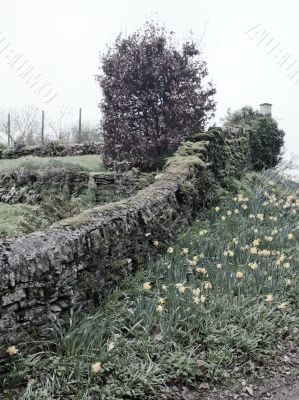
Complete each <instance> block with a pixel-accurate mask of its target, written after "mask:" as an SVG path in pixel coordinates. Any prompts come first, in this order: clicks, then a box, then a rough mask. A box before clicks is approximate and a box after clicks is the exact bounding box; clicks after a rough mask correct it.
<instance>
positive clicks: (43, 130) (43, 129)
mask: <svg viewBox="0 0 299 400" xmlns="http://www.w3.org/2000/svg"><path fill="white" fill-rule="evenodd" d="M44 133H45V112H44V110H43V111H42V131H41V134H42V146H43V145H44V144H45V135H44Z"/></svg>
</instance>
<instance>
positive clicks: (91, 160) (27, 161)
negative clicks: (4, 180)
mask: <svg viewBox="0 0 299 400" xmlns="http://www.w3.org/2000/svg"><path fill="white" fill-rule="evenodd" d="M55 161H56V162H57V164H58V163H68V164H72V165H77V166H79V167H82V168H84V169H86V170H88V171H90V172H102V171H104V170H105V168H104V165H103V162H102V158H101V156H99V155H96V154H94V155H83V156H66V157H29V156H28V157H20V158H16V159H11V160H9V159H8V160H0V173H1V172H2V171H3V170H7V169H12V168H20V167H25V168H29V167H31V168H32V169H34V170H36V169H38V168H45V167H47V165H48V164H49V163H53V162H55Z"/></svg>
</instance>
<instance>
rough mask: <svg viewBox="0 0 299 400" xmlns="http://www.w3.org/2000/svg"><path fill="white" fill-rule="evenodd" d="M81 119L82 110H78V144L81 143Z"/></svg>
mask: <svg viewBox="0 0 299 400" xmlns="http://www.w3.org/2000/svg"><path fill="white" fill-rule="evenodd" d="M81 117H82V109H81V107H80V108H79V129H78V143H81Z"/></svg>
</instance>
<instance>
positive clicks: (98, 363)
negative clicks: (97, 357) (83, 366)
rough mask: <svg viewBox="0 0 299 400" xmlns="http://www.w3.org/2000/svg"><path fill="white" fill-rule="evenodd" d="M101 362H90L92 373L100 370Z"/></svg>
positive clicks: (97, 372)
mask: <svg viewBox="0 0 299 400" xmlns="http://www.w3.org/2000/svg"><path fill="white" fill-rule="evenodd" d="M102 369H103V368H102V364H101V363H100V362H96V363H94V364H92V366H91V370H92V372H93V373H94V374H99V373H100V372H101V371H102Z"/></svg>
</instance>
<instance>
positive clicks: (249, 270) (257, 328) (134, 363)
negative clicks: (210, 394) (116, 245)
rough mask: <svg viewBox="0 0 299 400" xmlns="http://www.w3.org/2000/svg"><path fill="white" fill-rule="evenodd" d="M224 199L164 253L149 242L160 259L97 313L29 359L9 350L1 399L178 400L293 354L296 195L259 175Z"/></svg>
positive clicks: (298, 283)
mask: <svg viewBox="0 0 299 400" xmlns="http://www.w3.org/2000/svg"><path fill="white" fill-rule="evenodd" d="M231 189H232V192H231V193H225V192H223V193H220V194H219V198H218V200H215V204H214V205H213V208H212V209H211V210H210V211H206V212H203V213H202V215H201V216H200V218H199V219H198V220H197V221H196V222H195V223H194V224H193V226H192V227H191V228H190V229H189V231H188V232H186V233H185V234H184V235H182V236H180V237H178V238H177V240H176V241H175V242H173V243H172V244H167V245H166V244H164V243H158V242H156V241H153V246H156V247H157V250H158V253H160V255H158V256H157V257H156V258H155V259H154V260H151V261H149V263H148V266H147V268H146V270H143V271H140V272H138V273H137V274H136V275H135V276H134V277H132V278H131V279H128V280H127V281H125V282H124V283H123V285H122V287H121V288H120V289H119V290H117V291H116V292H114V294H113V295H112V296H111V297H110V299H109V300H108V301H107V303H106V305H105V306H103V307H102V308H100V309H99V311H98V312H96V313H95V314H91V315H88V316H86V317H85V318H82V317H79V316H76V315H72V316H71V318H70V326H69V329H68V331H67V332H66V333H62V332H61V330H60V328H59V327H57V326H56V327H54V328H53V337H54V338H53V340H51V341H49V342H43V343H38V344H36V350H35V351H34V352H32V351H31V350H29V346H28V345H27V344H26V343H24V344H23V345H20V346H19V348H18V349H16V348H14V347H10V348H9V349H8V351H9V352H10V353H11V359H10V360H11V364H10V365H9V366H8V372H7V376H6V378H5V382H4V387H5V391H6V392H5V396H6V397H5V398H7V399H15V398H18V399H21V400H25V399H30V400H37V399H38V400H46V399H47V400H48V399H76V400H79V399H80V400H81V399H86V400H87V399H89V400H91V399H103V400H104V399H105V400H106V399H107V400H108V399H109V400H116V399H117V400H121V399H163V398H164V399H174V398H175V399H180V398H182V399H183V398H186V397H183V396H182V395H180V393H181V392H182V391H183V390H185V388H186V387H187V388H189V389H191V390H194V391H197V390H198V389H199V388H200V387H202V386H201V385H206V384H207V382H217V381H218V382H220V381H223V380H224V379H227V378H229V377H234V378H238V377H243V376H244V375H248V374H252V373H256V372H257V371H258V370H259V369H260V368H262V367H263V365H264V364H265V363H268V362H269V361H270V360H271V359H272V358H273V357H275V349H276V347H277V344H279V343H282V342H286V341H294V343H296V344H298V341H299V340H298V327H299V315H298V314H299V313H298V309H299V254H298V241H299V186H298V184H294V183H291V182H289V181H286V180H284V179H283V178H280V177H278V176H277V175H276V174H275V173H273V172H267V173H264V174H261V175H256V174H251V175H249V176H247V177H246V178H245V179H243V181H242V182H241V183H236V182H233V183H232V184H231ZM234 191H236V192H237V193H233V192H234ZM11 346H14V344H13V343H11Z"/></svg>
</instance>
